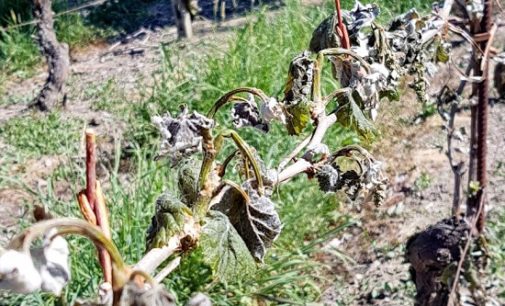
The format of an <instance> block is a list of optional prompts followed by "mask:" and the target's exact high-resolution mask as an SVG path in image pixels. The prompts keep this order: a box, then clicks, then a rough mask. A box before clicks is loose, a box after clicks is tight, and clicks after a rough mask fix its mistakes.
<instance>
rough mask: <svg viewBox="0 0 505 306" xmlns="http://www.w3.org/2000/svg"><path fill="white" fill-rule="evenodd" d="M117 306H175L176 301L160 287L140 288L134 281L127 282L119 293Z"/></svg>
mask: <svg viewBox="0 0 505 306" xmlns="http://www.w3.org/2000/svg"><path fill="white" fill-rule="evenodd" d="M118 305H119V306H175V305H177V304H176V299H175V297H174V296H173V295H171V294H170V293H168V292H167V291H166V290H165V288H164V287H163V286H162V285H153V287H147V286H142V287H140V286H139V285H137V284H136V283H135V282H134V281H131V282H128V283H127V284H126V285H125V286H124V288H123V291H122V292H121V297H120V299H119V303H118Z"/></svg>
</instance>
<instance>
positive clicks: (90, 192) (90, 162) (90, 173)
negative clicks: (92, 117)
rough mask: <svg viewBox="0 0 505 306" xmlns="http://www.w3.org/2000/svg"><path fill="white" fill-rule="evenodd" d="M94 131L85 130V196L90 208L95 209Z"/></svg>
mask: <svg viewBox="0 0 505 306" xmlns="http://www.w3.org/2000/svg"><path fill="white" fill-rule="evenodd" d="M95 151H96V150H95V132H94V131H93V130H91V129H87V130H86V197H87V198H88V203H89V206H90V207H91V209H93V210H95V203H96V152H95Z"/></svg>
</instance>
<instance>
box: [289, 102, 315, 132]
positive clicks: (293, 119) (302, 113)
mask: <svg viewBox="0 0 505 306" xmlns="http://www.w3.org/2000/svg"><path fill="white" fill-rule="evenodd" d="M288 113H289V115H290V116H289V117H288V119H287V120H288V122H287V124H286V126H287V128H288V132H289V135H300V134H301V133H302V132H303V130H304V129H305V127H307V124H308V123H309V121H310V107H309V104H308V103H306V102H304V101H300V102H298V103H297V104H294V105H293V106H290V107H289V108H288Z"/></svg>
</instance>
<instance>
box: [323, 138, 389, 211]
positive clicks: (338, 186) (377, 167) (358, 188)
mask: <svg viewBox="0 0 505 306" xmlns="http://www.w3.org/2000/svg"><path fill="white" fill-rule="evenodd" d="M358 148H359V147H352V148H350V149H349V148H348V149H347V150H345V148H344V149H343V151H341V152H344V153H345V154H341V155H337V156H339V157H341V158H343V159H342V161H346V162H345V163H342V164H339V163H340V162H339V161H338V160H337V161H335V160H334V158H332V159H330V161H329V162H327V163H326V164H324V165H322V166H321V167H319V168H318V169H316V178H317V180H318V183H319V188H320V189H321V190H322V191H324V192H337V191H342V192H344V193H345V194H346V195H347V196H348V197H349V199H351V200H352V201H355V200H356V199H357V198H358V196H360V195H365V196H366V198H365V201H368V200H372V201H373V202H374V203H375V205H376V206H380V205H381V204H382V203H383V201H384V199H385V196H386V188H387V185H386V183H387V180H386V178H385V177H384V176H383V174H382V164H381V162H379V161H376V160H374V159H373V158H372V156H371V155H370V154H369V153H368V152H367V151H365V150H364V149H363V148H359V149H358ZM348 161H352V162H354V163H356V166H358V167H357V169H359V170H356V169H347V170H345V171H343V170H341V169H342V168H344V167H349V163H348Z"/></svg>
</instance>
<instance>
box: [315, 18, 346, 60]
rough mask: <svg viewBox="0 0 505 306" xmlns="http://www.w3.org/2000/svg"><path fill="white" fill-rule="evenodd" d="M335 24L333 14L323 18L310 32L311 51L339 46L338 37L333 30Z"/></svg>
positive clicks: (336, 23) (336, 22)
mask: <svg viewBox="0 0 505 306" xmlns="http://www.w3.org/2000/svg"><path fill="white" fill-rule="evenodd" d="M337 25H338V19H337V14H333V15H331V16H330V17H328V18H326V19H325V20H323V21H322V22H321V23H320V24H319V25H318V26H317V28H316V29H315V30H314V32H313V33H312V38H311V39H310V44H309V50H310V51H312V52H319V51H321V50H324V49H329V48H338V47H340V46H341V42H340V38H339V37H338V35H337V33H336V32H335V28H336V26H337Z"/></svg>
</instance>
